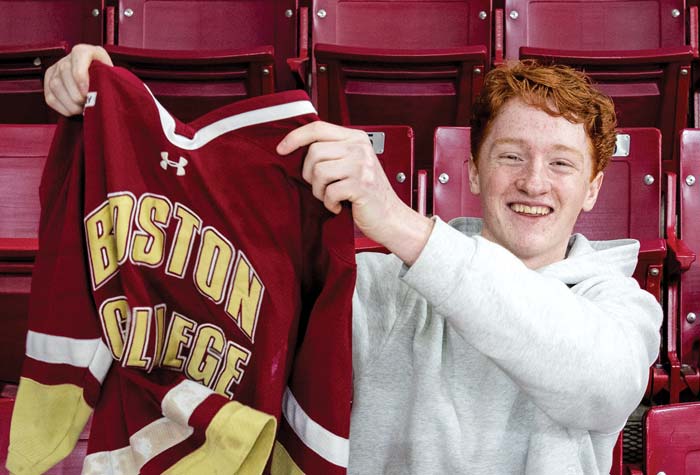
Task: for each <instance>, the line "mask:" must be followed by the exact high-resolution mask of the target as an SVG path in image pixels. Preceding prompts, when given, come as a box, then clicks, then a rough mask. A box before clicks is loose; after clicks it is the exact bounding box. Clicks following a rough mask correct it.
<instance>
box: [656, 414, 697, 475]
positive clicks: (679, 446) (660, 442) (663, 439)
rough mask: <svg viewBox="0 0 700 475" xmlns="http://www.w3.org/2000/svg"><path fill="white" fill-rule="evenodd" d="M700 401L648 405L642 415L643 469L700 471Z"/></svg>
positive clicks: (688, 474) (681, 474) (683, 474)
mask: <svg viewBox="0 0 700 475" xmlns="http://www.w3.org/2000/svg"><path fill="white" fill-rule="evenodd" d="M698 421H700V402H692V403H685V404H670V405H666V406H656V407H652V408H651V409H649V410H648V411H647V413H646V415H645V419H644V458H645V459H644V469H645V473H649V474H651V473H653V474H659V473H668V474H671V473H673V474H677V475H698V474H700V437H698V423H699V422H698Z"/></svg>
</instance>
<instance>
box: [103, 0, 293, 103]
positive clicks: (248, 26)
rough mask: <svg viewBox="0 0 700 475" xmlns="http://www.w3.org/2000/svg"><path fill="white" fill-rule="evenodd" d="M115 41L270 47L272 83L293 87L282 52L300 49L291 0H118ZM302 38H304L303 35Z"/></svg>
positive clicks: (196, 47)
mask: <svg viewBox="0 0 700 475" xmlns="http://www.w3.org/2000/svg"><path fill="white" fill-rule="evenodd" d="M119 5H120V7H119V11H118V14H116V15H115V17H116V18H117V32H118V35H117V37H116V41H115V44H118V45H120V46H126V47H132V48H145V49H150V50H179V51H181V52H184V51H190V52H193V51H214V50H222V49H223V50H242V49H252V50H256V49H258V48H260V47H269V48H272V51H274V55H275V61H274V67H270V68H269V72H270V73H271V74H272V75H273V77H276V83H277V89H278V90H284V89H293V88H295V87H296V82H295V79H294V77H293V75H292V71H291V70H290V68H289V66H288V65H287V62H286V60H287V58H293V57H297V56H298V55H299V52H298V49H299V41H300V39H299V37H298V29H299V22H301V21H306V19H303V20H302V19H300V16H301V11H300V9H299V7H298V1H296V0H269V1H264V2H256V1H250V0H230V1H220V0H204V1H198V2H192V1H189V0H132V1H129V2H119ZM303 40H304V41H305V38H304V39H303Z"/></svg>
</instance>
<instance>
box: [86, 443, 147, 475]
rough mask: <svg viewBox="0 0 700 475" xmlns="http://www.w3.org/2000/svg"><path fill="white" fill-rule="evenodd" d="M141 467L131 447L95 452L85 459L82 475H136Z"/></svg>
mask: <svg viewBox="0 0 700 475" xmlns="http://www.w3.org/2000/svg"><path fill="white" fill-rule="evenodd" d="M137 473H139V469H138V467H137V466H136V461H135V460H134V454H133V452H132V451H131V447H124V448H122V449H117V450H112V451H105V452H95V453H94V454H88V455H87V456H86V457H85V460H83V471H82V472H81V474H82V475H136V474H137Z"/></svg>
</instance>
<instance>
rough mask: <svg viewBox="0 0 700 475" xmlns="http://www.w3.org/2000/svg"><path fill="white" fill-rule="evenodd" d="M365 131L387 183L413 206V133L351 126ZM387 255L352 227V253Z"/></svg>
mask: <svg viewBox="0 0 700 475" xmlns="http://www.w3.org/2000/svg"><path fill="white" fill-rule="evenodd" d="M352 128H354V129H360V130H364V131H365V132H367V133H368V134H369V136H370V140H371V141H372V145H373V147H374V152H375V153H376V154H377V158H378V159H379V162H380V163H381V165H382V168H383V169H384V173H386V176H387V178H388V179H389V182H390V183H391V186H392V188H393V189H394V191H395V192H396V194H397V195H398V196H399V198H401V201H403V202H404V203H406V204H407V205H409V206H411V205H412V204H413V190H412V187H411V183H412V178H413V130H412V129H411V128H410V127H407V126H398V125H375V126H371V125H366V126H354V127H352ZM366 251H374V252H387V251H386V249H385V248H383V247H382V246H380V245H379V244H377V243H376V242H374V241H372V240H371V239H369V238H367V237H366V236H364V235H363V234H362V233H361V232H360V231H359V230H358V229H357V228H355V252H366Z"/></svg>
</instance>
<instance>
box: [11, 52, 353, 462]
mask: <svg viewBox="0 0 700 475" xmlns="http://www.w3.org/2000/svg"><path fill="white" fill-rule="evenodd" d="M90 90H91V92H90V93H89V95H88V103H87V104H86V108H85V112H84V117H83V118H82V119H69V120H64V121H63V122H62V123H61V124H60V125H59V128H58V132H57V136H56V138H55V140H54V144H53V146H52V151H51V154H50V157H49V159H48V161H47V165H46V169H45V171H44V176H43V178H42V184H41V188H40V195H41V203H42V216H41V225H40V232H39V234H40V236H39V245H40V252H39V255H38V257H37V262H36V267H35V271H34V277H33V282H32V295H31V308H30V316H29V332H28V335H27V356H26V360H25V364H24V367H23V371H22V378H21V381H20V386H19V391H18V396H17V401H16V405H15V411H14V413H13V419H12V429H11V440H10V448H9V456H8V461H7V466H8V468H9V469H10V471H12V472H13V473H18V474H19V473H43V472H44V471H46V470H47V469H48V468H49V467H51V466H52V465H54V464H55V463H56V462H58V461H59V460H60V459H62V458H63V457H65V456H66V455H67V454H68V453H70V451H71V449H72V448H73V446H74V444H75V442H76V440H77V438H78V436H79V434H80V432H81V431H82V429H83V427H84V425H85V424H86V421H87V420H88V418H89V416H90V415H91V414H92V415H93V419H92V425H91V433H90V439H89V443H88V455H87V457H86V459H85V462H84V466H83V473H87V474H98V473H99V474H131V473H141V474H156V473H164V472H167V473H183V474H184V473H197V474H200V473H260V472H261V471H263V469H264V468H265V467H267V470H269V471H271V472H272V473H318V474H340V473H344V472H345V467H346V466H347V457H348V432H349V421H350V404H351V395H352V394H351V393H352V388H351V384H352V370H351V360H352V357H351V342H350V335H351V298H352V292H353V289H354V283H355V264H354V252H353V227H352V220H351V217H350V215H349V211H348V210H344V211H343V212H342V213H341V214H340V215H338V216H335V215H333V214H331V213H329V212H328V211H326V210H325V209H324V207H323V204H322V203H321V202H320V201H318V200H317V199H315V198H314V197H313V196H312V194H311V190H310V187H308V186H307V185H306V184H305V183H304V182H303V180H302V179H301V166H302V160H303V152H301V151H299V152H297V153H295V154H292V155H290V156H286V157H281V156H279V155H277V154H276V153H275V147H276V145H277V143H278V142H279V141H280V140H281V139H282V137H284V135H286V133H288V132H289V131H291V130H292V129H294V128H296V127H298V126H300V125H303V124H305V123H308V122H310V121H313V120H316V119H317V117H316V113H315V111H314V109H313V107H312V105H311V103H310V102H309V101H308V98H307V96H306V95H305V93H303V92H301V91H289V92H284V93H279V94H274V95H270V96H263V97H258V98H253V99H249V100H246V101H242V102H237V103H234V104H231V105H229V106H227V107H224V108H222V109H219V110H216V111H214V112H211V113H209V114H207V115H206V116H204V117H202V118H200V119H198V120H196V121H195V122H193V123H190V124H183V123H181V122H179V121H178V120H177V119H176V118H174V117H172V116H171V115H170V114H169V113H168V112H167V111H166V110H165V109H163V107H162V106H161V105H160V104H159V103H158V102H157V101H156V100H155V99H154V98H153V96H152V95H151V93H150V91H149V90H148V89H147V88H146V86H145V85H144V84H142V83H141V81H140V80H138V79H137V78H136V77H135V76H133V75H132V74H131V73H129V72H127V71H125V70H122V69H120V68H110V67H107V66H103V65H100V64H94V65H93V66H92V67H91V70H90ZM271 453H272V456H271V457H270V454H271Z"/></svg>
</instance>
